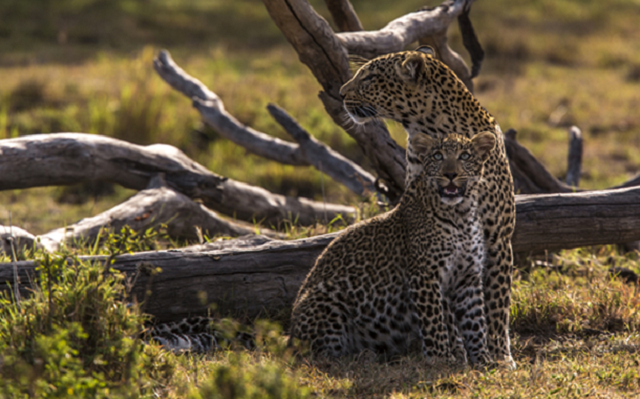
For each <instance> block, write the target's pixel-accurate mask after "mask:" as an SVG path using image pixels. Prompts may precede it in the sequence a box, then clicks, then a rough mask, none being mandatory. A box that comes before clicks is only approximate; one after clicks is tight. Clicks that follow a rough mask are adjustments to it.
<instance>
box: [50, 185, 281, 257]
mask: <svg viewBox="0 0 640 399" xmlns="http://www.w3.org/2000/svg"><path fill="white" fill-rule="evenodd" d="M161 225H165V226H166V227H167V235H168V236H169V237H171V238H174V239H187V240H191V241H197V240H200V239H201V238H203V236H207V237H214V236H218V235H222V236H231V237H238V236H243V235H247V234H254V233H255V232H256V231H260V233H261V234H264V235H266V236H269V237H281V235H280V234H278V233H276V232H274V231H272V230H269V229H260V228H259V227H257V226H253V225H251V224H249V223H243V222H231V221H228V220H224V219H222V218H220V217H219V216H218V215H216V213H215V212H213V211H211V210H209V209H207V208H206V207H205V206H204V205H202V204H199V203H196V202H194V201H192V200H191V199H190V198H189V197H187V196H186V195H184V194H181V193H178V192H176V191H174V190H172V189H170V188H168V187H166V185H165V184H164V179H163V178H162V177H161V176H156V177H155V178H153V179H152V181H151V183H150V185H149V188H147V189H146V190H143V191H140V192H139V193H137V194H136V195H134V196H133V197H131V198H129V199H128V200H127V201H125V202H123V203H122V204H119V205H117V206H115V207H113V208H111V209H109V210H107V211H105V212H103V213H101V214H99V215H96V216H94V217H90V218H85V219H82V220H81V221H79V222H78V223H75V224H72V225H70V226H65V227H61V228H59V229H55V230H53V231H50V232H48V233H46V234H43V235H41V236H38V237H37V238H39V239H40V243H41V244H42V246H43V247H44V248H45V249H46V250H48V251H50V252H54V251H57V250H58V249H59V247H60V245H62V244H64V243H66V244H67V245H75V244H76V243H79V242H89V243H92V242H95V240H96V239H98V238H99V237H101V236H103V237H104V229H107V230H108V231H115V232H119V231H120V230H121V229H122V228H123V227H125V226H129V227H130V228H131V229H133V230H134V231H146V230H148V229H151V228H159V227H160V226H161ZM198 229H199V231H198Z"/></svg>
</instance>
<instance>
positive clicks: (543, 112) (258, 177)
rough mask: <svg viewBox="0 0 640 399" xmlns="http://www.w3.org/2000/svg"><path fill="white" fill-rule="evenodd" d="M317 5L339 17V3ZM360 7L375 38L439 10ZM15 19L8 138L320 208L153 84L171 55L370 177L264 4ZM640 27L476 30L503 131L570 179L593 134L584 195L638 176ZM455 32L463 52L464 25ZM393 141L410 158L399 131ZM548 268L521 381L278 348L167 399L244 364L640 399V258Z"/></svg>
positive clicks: (414, 393) (94, 197)
mask: <svg viewBox="0 0 640 399" xmlns="http://www.w3.org/2000/svg"><path fill="white" fill-rule="evenodd" d="M311 3H312V4H313V5H314V6H315V7H317V9H318V10H319V11H320V12H321V13H322V14H323V15H325V16H328V13H327V12H326V9H325V8H324V6H323V5H324V3H323V2H321V1H319V0H314V1H312V2H311ZM352 3H353V5H354V8H355V9H356V10H357V11H358V13H359V15H360V17H361V19H362V22H363V24H364V26H365V27H366V28H367V29H376V28H379V27H381V26H383V25H384V24H385V23H386V22H388V21H389V20H390V19H392V18H394V17H396V16H400V15H403V14H405V13H407V12H409V11H413V10H416V9H418V8H420V7H422V6H423V5H424V3H425V2H424V1H418V0H405V1H397V2H383V1H377V0H376V1H367V0H358V1H356V0H354V1H352ZM438 3H439V1H429V2H428V4H429V5H437V4H438ZM0 15H10V16H11V18H9V19H8V21H7V23H4V24H3V26H2V27H0V54H1V55H0V75H1V76H2V77H3V79H2V84H0V139H2V138H8V137H16V136H19V135H25V134H32V133H48V132H57V131H76V132H87V133H100V134H105V135H109V136H112V137H118V138H121V139H125V140H129V141H132V142H136V143H142V144H150V143H158V142H162V143H169V144H173V145H175V146H177V147H179V148H181V149H182V150H184V151H185V152H186V153H187V154H188V155H189V156H191V157H193V158H194V159H196V160H197V161H198V162H201V163H202V164H203V165H205V166H206V167H208V168H210V169H211V170H212V171H214V172H216V173H219V174H221V175H225V176H229V177H232V178H235V179H238V180H240V181H245V182H248V183H251V184H256V185H260V186H262V187H265V188H267V189H269V190H272V191H274V192H279V193H283V194H289V195H305V196H309V197H314V198H316V199H321V198H322V197H321V192H322V190H321V188H320V186H321V178H320V174H319V173H318V172H317V171H315V170H314V169H311V168H296V167H292V166H283V165H280V164H277V163H274V162H270V161H266V160H264V159H261V158H259V157H257V156H253V155H251V154H246V151H245V150H244V149H243V148H240V147H238V146H236V145H234V144H232V143H229V142H227V141H225V140H223V139H221V138H220V137H219V136H218V135H217V134H216V133H215V132H214V131H212V130H211V129H208V128H206V127H204V126H203V125H202V124H201V123H200V121H199V118H198V114H197V112H196V111H195V110H193V109H192V108H191V106H190V102H189V100H187V99H185V98H184V97H183V96H182V95H180V94H177V93H174V92H173V91H172V90H171V89H170V88H169V87H168V86H167V85H166V84H165V83H164V82H163V81H162V80H161V79H160V78H158V77H157V76H155V74H154V72H153V70H152V67H151V60H152V58H153V55H154V54H155V53H156V52H157V51H158V50H159V49H161V48H167V49H168V50H169V51H170V52H171V53H172V55H173V57H174V59H175V60H176V62H178V63H179V64H180V65H181V66H182V67H183V68H185V69H186V70H187V71H188V72H189V73H190V74H192V75H193V76H195V77H198V78H199V79H201V80H202V81H203V82H204V83H205V84H207V85H208V86H209V87H210V88H211V89H212V90H213V91H215V92H216V93H217V94H218V95H220V97H221V98H222V100H223V101H224V102H225V106H226V108H227V109H228V110H229V111H230V112H231V113H232V114H234V115H235V116H236V117H237V118H238V119H239V120H240V121H241V122H243V123H245V124H247V125H250V126H252V127H254V128H256V129H258V130H262V131H265V132H269V133H271V134H273V135H275V136H278V137H282V138H286V134H285V133H284V132H283V131H282V129H281V128H280V127H279V126H278V125H277V124H276V123H275V122H274V121H273V120H272V119H271V118H270V117H269V115H268V113H267V112H266V110H265V106H266V105H267V104H268V103H269V102H274V103H276V104H278V105H280V106H281V107H283V108H285V109H286V110H287V111H288V112H289V113H290V114H291V115H292V116H294V117H295V118H297V119H298V121H299V122H300V123H301V124H302V125H303V126H304V127H305V128H307V129H308V130H309V131H310V132H311V133H312V134H314V135H315V136H316V137H317V138H319V139H320V140H323V141H324V142H326V143H327V144H329V145H331V146H332V147H333V148H335V149H337V150H338V151H340V152H341V153H343V154H344V155H346V156H348V157H349V158H351V159H354V160H356V161H359V162H360V161H362V162H363V163H364V165H365V166H367V165H366V160H364V161H363V155H362V153H361V152H360V150H359V149H358V147H357V145H356V144H355V142H354V141H353V140H352V139H351V138H350V137H349V136H348V135H346V134H345V133H343V132H341V131H340V130H339V129H338V128H337V127H335V125H333V123H332V122H331V121H330V118H329V117H328V116H327V115H326V113H325V112H324V110H323V108H322V104H321V103H320V101H319V100H318V98H317V96H316V95H315V93H317V91H318V90H319V89H320V86H319V85H318V84H317V83H316V82H315V80H314V78H313V76H312V75H311V74H310V73H309V72H308V71H307V70H306V68H305V67H304V65H301V64H300V63H299V62H298V58H297V55H296V54H295V53H294V52H293V51H292V50H291V48H290V46H289V44H288V43H287V42H286V41H285V40H284V38H283V37H282V35H281V34H280V33H279V32H278V30H277V28H276V27H275V26H274V25H273V24H272V23H271V21H270V19H269V16H268V14H267V12H266V10H265V9H264V7H263V5H261V4H260V3H257V2H255V1H250V0H238V1H234V2H226V1H205V0H194V1H191V2H188V3H185V2H179V1H177V0H147V1H144V2H136V1H133V0H118V1H103V0H84V1H60V2H55V3H53V2H49V1H45V0H33V1H30V2H17V1H9V2H1V3H0ZM638 15H640V5H638V3H637V2H634V1H631V0H614V1H610V2H599V1H595V0H589V1H577V0H574V1H569V0H563V1H555V0H541V1H536V2H526V4H524V3H523V4H517V5H515V4H513V3H512V2H509V1H507V0H495V1H478V2H475V3H474V4H473V9H472V12H471V19H472V21H473V22H474V26H475V28H476V32H477V33H478V37H479V40H480V42H481V43H482V44H483V46H484V48H485V50H486V57H485V63H484V65H483V68H482V70H481V73H480V76H479V77H478V78H477V79H476V81H475V85H476V95H477V96H478V98H479V99H480V101H481V102H482V104H483V105H484V106H485V107H486V108H487V109H488V110H489V111H490V112H491V113H492V114H493V115H494V116H495V117H496V118H497V119H498V121H499V122H500V124H501V126H502V128H503V130H506V129H508V128H514V129H516V130H517V131H518V140H519V141H520V142H521V143H522V144H524V145H525V146H526V147H527V148H529V149H530V150H531V151H532V152H533V153H534V155H536V157H538V159H540V160H541V161H542V162H543V163H544V164H545V165H546V166H547V167H548V168H549V169H550V170H551V171H552V173H553V174H555V175H556V176H558V177H562V176H563V175H564V173H565V170H566V154H567V144H568V135H567V128H568V127H569V126H571V125H572V124H576V125H577V126H579V127H580V128H581V129H582V131H583V133H584V137H585V143H584V157H583V175H582V180H581V183H580V185H581V187H583V188H593V189H600V188H606V187H609V186H612V185H615V184H617V183H620V182H623V181H625V180H627V179H628V178H630V177H632V176H634V175H635V174H636V173H638V171H639V170H640V151H638V147H640V116H639V115H638V113H637V112H636V110H637V107H638V105H639V104H640V90H639V89H640V51H639V50H640V44H639V43H638V41H637V40H635V38H636V37H637V35H638V27H637V18H638ZM104 20H108V21H109V24H103V23H101V22H100V21H104ZM246 26H251V27H252V29H246V28H245V27H246ZM449 34H450V37H451V39H452V42H453V44H454V46H455V48H456V49H458V50H459V51H460V52H464V50H463V49H462V47H461V44H460V35H459V33H458V30H457V27H455V24H454V26H452V28H451V30H450V32H449ZM389 127H390V130H391V131H392V134H393V136H394V137H395V139H396V140H397V141H398V142H399V143H401V144H402V145H404V144H405V141H406V138H405V134H404V132H403V131H402V129H401V127H400V126H398V125H396V124H393V123H392V124H390V125H389ZM324 184H325V194H326V198H327V199H328V200H330V201H333V202H343V203H352V204H356V203H358V202H359V201H361V200H362V199H361V198H357V197H355V196H354V195H353V194H351V193H350V192H348V191H347V190H346V189H344V188H343V187H341V186H339V185H338V184H336V183H333V182H332V181H330V179H327V178H325V179H324ZM131 194H132V192H131V191H129V190H125V189H122V188H119V187H104V186H100V187H87V186H83V187H72V188H36V189H29V190H11V191H4V192H0V224H8V219H9V217H11V222H12V223H13V224H14V225H17V226H20V227H23V228H25V229H27V230H29V231H30V232H32V233H35V234H39V233H44V232H46V231H48V230H50V229H53V228H56V227H60V226H64V225H65V224H70V223H74V222H76V221H77V220H79V219H81V218H83V217H87V216H90V215H95V214H97V213H99V212H101V211H103V210H105V209H108V208H109V207H111V206H113V205H115V204H117V203H119V202H121V201H122V200H123V199H125V198H127V197H128V196H130V195H131ZM9 214H10V216H9ZM547 258H548V259H543V258H540V257H538V258H535V259H532V260H531V261H530V262H528V263H527V262H525V264H524V266H527V265H533V266H532V267H531V268H526V267H524V268H522V269H520V270H519V271H518V272H517V275H516V279H515V281H516V282H515V286H514V303H513V306H512V329H513V332H514V339H513V349H514V356H515V358H516V361H517V362H518V365H519V368H518V370H516V371H513V372H511V371H506V370H491V371H485V370H462V371H459V370H455V371H446V370H445V371H443V373H442V374H441V375H435V374H433V373H432V372H431V371H430V370H429V369H427V368H425V367H424V365H423V364H422V363H421V361H420V360H419V359H411V358H406V359H400V360H398V361H397V362H393V363H377V362H375V361H374V360H372V359H369V358H367V357H366V356H363V357H361V358H358V359H355V360H353V359H352V360H342V361H337V362H322V361H314V360H310V359H306V358H302V359H295V360H292V359H291V358H289V357H287V356H286V355H281V354H279V349H277V348H276V349H273V350H266V351H259V352H255V353H250V354H241V355H238V354H236V353H234V352H223V353H220V354H217V355H213V356H206V357H202V358H201V357H187V356H183V357H178V358H176V359H174V360H175V362H176V363H175V367H176V369H175V370H176V372H175V373H174V376H173V379H171V380H170V381H168V382H167V381H164V382H163V383H162V384H163V385H162V386H161V387H160V388H157V389H158V390H159V391H162V392H164V393H165V394H166V395H165V396H173V397H181V396H184V393H185V392H186V390H187V385H189V384H190V385H189V386H190V388H189V389H192V388H193V387H196V388H198V389H200V388H202V389H205V388H207V386H209V385H211V384H212V379H211V378H213V377H211V375H212V373H214V374H215V373H216V372H221V371H220V370H222V368H224V367H227V366H228V368H229V370H231V371H232V372H233V373H236V372H237V373H239V374H238V375H245V376H246V375H252V374H251V373H254V372H255V373H263V372H265V370H267V371H268V370H271V371H273V370H276V371H278V372H280V371H281V372H282V373H284V374H283V375H286V376H288V377H287V378H290V379H291V381H293V384H294V385H300V386H306V387H308V388H309V389H310V390H311V391H313V392H315V393H316V394H317V395H318V396H320V397H327V396H329V397H331V396H335V397H365V396H371V397H397V398H400V397H424V396H436V397H442V398H447V397H453V398H467V397H469V398H471V397H480V398H496V397H509V398H517V397H522V398H528V397H552V396H557V397H585V396H587V395H589V396H590V397H602V398H618V397H620V398H624V397H634V395H636V393H637V392H638V390H640V386H639V385H640V378H639V376H638V372H637V369H638V365H639V361H640V357H639V356H640V355H639V354H638V348H639V347H640V346H639V345H640V337H639V335H638V328H639V327H640V323H639V322H638V320H639V314H640V313H639V307H640V306H639V304H638V291H637V290H638V288H637V287H636V286H633V285H628V284H625V283H623V282H621V281H618V280H617V279H611V278H610V277H609V275H608V272H607V270H608V268H609V267H611V266H613V265H615V266H621V267H627V268H630V269H632V270H635V271H638V270H640V267H639V265H638V260H637V254H636V253H624V252H621V251H620V250H618V249H617V248H613V247H602V248H589V249H583V250H573V251H565V252H562V253H559V254H548V256H547ZM536 261H537V262H538V263H534V262H536ZM281 321H284V322H285V323H286V320H281ZM0 324H1V323H0ZM4 338H5V339H6V336H4ZM6 342H7V341H5V342H3V345H4V344H6ZM2 347H3V348H5V346H2ZM166 356H168V355H166ZM248 359H250V360H251V361H248ZM216 370H217V371H216ZM147 371H148V370H146V369H143V373H144V372H147ZM149 373H150V371H149ZM233 373H232V374H233ZM243 373H244V374H243ZM234 375H235V374H234ZM287 381H288V380H287Z"/></svg>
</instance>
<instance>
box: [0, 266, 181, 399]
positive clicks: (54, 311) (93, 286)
mask: <svg viewBox="0 0 640 399" xmlns="http://www.w3.org/2000/svg"><path fill="white" fill-rule="evenodd" d="M111 261H112V257H110V258H109V259H108V260H107V261H106V262H105V263H104V264H101V263H88V262H82V261H80V259H78V258H75V257H69V256H67V254H57V255H49V254H42V255H40V258H39V259H37V262H38V263H39V266H38V267H37V269H36V270H37V274H38V277H37V280H36V281H35V282H34V285H33V291H32V293H31V295H30V296H29V297H28V298H26V299H22V300H21V301H20V303H16V302H15V301H14V300H13V298H12V297H11V296H10V294H8V293H7V292H5V293H2V294H0V373H1V374H2V379H0V392H2V393H3V394H4V395H5V396H8V397H20V396H27V395H28V396H31V397H42V398H49V397H51V398H55V397H65V398H66V397H83V398H84V397H140V396H141V394H144V393H149V392H151V390H153V389H154V388H155V387H156V386H157V385H158V384H159V383H161V382H163V381H165V380H168V378H169V377H170V375H171V372H172V368H173V367H174V365H173V357H170V356H160V351H159V350H158V348H157V347H153V346H147V345H144V344H143V343H142V341H141V340H140V339H139V338H138V337H139V335H140V333H141V332H142V328H143V322H144V320H145V316H143V315H142V313H141V312H140V310H139V307H138V306H137V304H130V303H128V302H127V290H126V286H125V284H124V283H125V277H124V275H122V274H121V273H119V272H117V271H115V270H113V269H110V267H109V266H110V264H111Z"/></svg>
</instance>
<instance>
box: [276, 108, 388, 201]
mask: <svg viewBox="0 0 640 399" xmlns="http://www.w3.org/2000/svg"><path fill="white" fill-rule="evenodd" d="M267 110H268V111H269V113H270V114H271V116H272V117H273V118H274V119H275V120H276V122H278V123H279V124H280V125H281V126H282V127H283V128H284V130H286V131H287V133H289V135H291V137H293V139H294V140H295V141H297V142H298V144H299V145H300V149H301V150H302V152H303V153H304V156H305V159H306V160H308V161H309V163H311V164H312V165H313V166H314V167H315V168H316V169H317V170H319V171H320V172H322V173H325V174H327V176H329V177H331V178H332V179H333V180H335V181H337V182H339V183H342V184H343V185H344V186H346V187H347V188H348V189H349V190H351V191H353V192H354V193H356V194H359V195H368V194H369V195H370V194H373V193H375V192H376V188H375V178H374V177H373V176H371V174H370V173H369V172H367V171H366V170H364V169H362V168H361V167H360V166H359V165H358V164H356V163H354V162H351V161H350V160H348V159H347V158H345V157H343V156H342V155H340V154H338V153H337V152H335V151H334V150H332V149H331V148H330V147H328V146H326V145H325V144H323V143H321V142H320V141H318V140H316V139H315V137H313V136H311V135H310V134H309V133H308V132H307V131H306V130H304V129H303V128H302V126H300V125H299V124H298V123H297V122H296V121H295V119H293V118H292V117H291V116H289V114H287V112H286V111H285V110H283V109H282V108H280V107H278V106H276V105H274V104H269V105H268V106H267Z"/></svg>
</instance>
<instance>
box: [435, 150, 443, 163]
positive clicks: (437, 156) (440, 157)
mask: <svg viewBox="0 0 640 399" xmlns="http://www.w3.org/2000/svg"><path fill="white" fill-rule="evenodd" d="M433 159H435V160H436V161H441V160H442V153H441V152H436V153H435V154H433Z"/></svg>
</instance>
